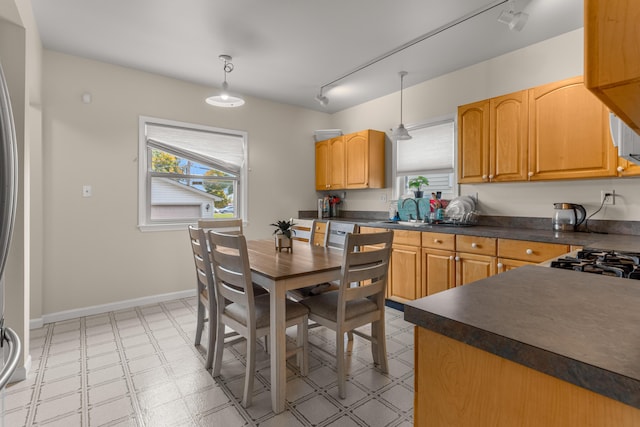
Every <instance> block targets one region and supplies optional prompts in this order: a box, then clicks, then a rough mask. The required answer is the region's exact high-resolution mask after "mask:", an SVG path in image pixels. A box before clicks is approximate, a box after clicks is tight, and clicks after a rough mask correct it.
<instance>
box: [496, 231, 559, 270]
mask: <svg viewBox="0 0 640 427" xmlns="http://www.w3.org/2000/svg"><path fill="white" fill-rule="evenodd" d="M570 250H571V248H570V247H569V245H562V244H558V243H543V242H529V241H525V240H510V239H498V263H497V265H496V267H497V272H498V273H503V272H505V271H508V270H511V269H514V268H517V267H521V266H523V265H528V264H539V263H541V262H543V261H546V260H549V259H551V258H555V257H558V256H561V255H564V254H566V253H567V252H569V251H570Z"/></svg>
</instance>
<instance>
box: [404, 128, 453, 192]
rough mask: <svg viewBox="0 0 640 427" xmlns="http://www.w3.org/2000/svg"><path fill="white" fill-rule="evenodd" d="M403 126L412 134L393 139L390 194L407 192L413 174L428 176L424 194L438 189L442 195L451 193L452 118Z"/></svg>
mask: <svg viewBox="0 0 640 427" xmlns="http://www.w3.org/2000/svg"><path fill="white" fill-rule="evenodd" d="M407 129H408V130H409V132H410V133H411V136H412V138H411V139H407V140H400V141H396V143H395V159H396V162H395V178H396V179H395V187H394V198H400V197H401V196H402V195H403V194H406V193H408V192H409V186H408V182H409V179H411V178H412V177H414V176H417V175H423V176H425V177H426V178H427V179H428V180H429V187H428V188H427V189H425V190H426V191H427V194H428V193H431V192H434V193H435V192H438V191H440V192H441V193H442V198H443V199H452V198H453V197H455V196H456V195H457V186H456V184H455V182H456V181H455V171H454V159H455V152H456V148H455V120H454V119H453V118H445V119H439V120H435V121H432V122H429V123H424V124H421V125H417V126H412V127H407ZM425 197H427V196H426V195H425Z"/></svg>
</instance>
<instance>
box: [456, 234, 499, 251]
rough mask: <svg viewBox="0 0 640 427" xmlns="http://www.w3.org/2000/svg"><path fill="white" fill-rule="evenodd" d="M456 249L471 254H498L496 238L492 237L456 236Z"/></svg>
mask: <svg viewBox="0 0 640 427" xmlns="http://www.w3.org/2000/svg"><path fill="white" fill-rule="evenodd" d="M456 251H458V252H466V253H470V254H482V255H493V256H495V254H496V239H494V238H492V237H477V236H461V235H457V236H456Z"/></svg>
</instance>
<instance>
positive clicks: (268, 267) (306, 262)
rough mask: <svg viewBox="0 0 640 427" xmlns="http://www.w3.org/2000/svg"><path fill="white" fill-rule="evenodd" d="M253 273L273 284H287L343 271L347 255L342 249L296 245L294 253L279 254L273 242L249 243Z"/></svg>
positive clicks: (284, 252) (294, 243) (257, 241)
mask: <svg viewBox="0 0 640 427" xmlns="http://www.w3.org/2000/svg"><path fill="white" fill-rule="evenodd" d="M247 248H248V252H249V262H250V264H251V270H253V271H254V272H257V273H259V274H262V275H264V276H266V277H268V278H270V279H272V280H283V279H288V278H291V277H296V276H304V275H305V274H313V273H319V272H323V271H330V270H339V269H340V267H341V266H342V256H343V252H342V251H341V250H340V249H335V248H326V247H323V246H313V245H310V244H309V243H306V242H300V241H297V240H294V241H293V252H289V251H282V252H278V251H277V250H276V249H275V244H274V241H273V240H272V239H265V240H249V241H247Z"/></svg>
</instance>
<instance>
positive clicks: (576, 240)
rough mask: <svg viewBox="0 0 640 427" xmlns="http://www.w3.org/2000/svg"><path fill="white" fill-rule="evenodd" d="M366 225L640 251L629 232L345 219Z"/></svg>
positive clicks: (638, 239)
mask: <svg viewBox="0 0 640 427" xmlns="http://www.w3.org/2000/svg"><path fill="white" fill-rule="evenodd" d="M344 221H349V222H355V223H357V224H358V225H362V226H367V227H380V228H390V229H395V230H411V231H430V232H436V233H447V234H463V235H468V236H479V237H497V238H504V239H513V240H529V241H533V242H546V243H560V244H565V245H576V246H584V247H592V248H599V249H618V250H626V251H639V252H640V236H637V235H628V234H601V233H585V232H572V231H565V232H560V231H553V230H538V229H528V228H514V227H490V226H484V225H476V226H470V227H464V226H457V227H456V226H447V225H437V224H435V225H430V224H420V225H419V226H417V227H414V226H411V225H401V224H395V223H389V222H384V221H379V220H364V221H362V220H356V219H344Z"/></svg>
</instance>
